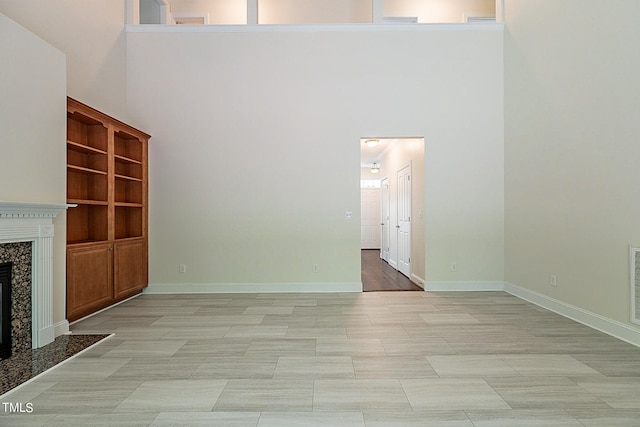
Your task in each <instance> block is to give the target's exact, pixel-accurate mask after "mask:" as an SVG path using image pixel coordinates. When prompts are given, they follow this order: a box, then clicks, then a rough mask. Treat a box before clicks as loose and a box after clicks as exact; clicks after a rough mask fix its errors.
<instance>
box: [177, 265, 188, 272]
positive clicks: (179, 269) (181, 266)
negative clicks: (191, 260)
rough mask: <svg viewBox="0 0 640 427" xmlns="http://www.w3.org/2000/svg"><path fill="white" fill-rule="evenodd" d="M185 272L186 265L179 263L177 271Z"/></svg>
mask: <svg viewBox="0 0 640 427" xmlns="http://www.w3.org/2000/svg"><path fill="white" fill-rule="evenodd" d="M186 272H187V266H186V264H180V265H179V266H178V273H186Z"/></svg>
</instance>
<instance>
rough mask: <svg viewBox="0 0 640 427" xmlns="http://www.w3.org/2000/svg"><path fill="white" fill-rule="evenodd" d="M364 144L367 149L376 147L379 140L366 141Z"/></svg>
mask: <svg viewBox="0 0 640 427" xmlns="http://www.w3.org/2000/svg"><path fill="white" fill-rule="evenodd" d="M364 143H365V144H367V147H371V148H373V147H377V146H378V144H379V143H380V140H379V139H367V140H366V141H365V142H364Z"/></svg>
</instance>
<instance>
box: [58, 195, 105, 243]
mask: <svg viewBox="0 0 640 427" xmlns="http://www.w3.org/2000/svg"><path fill="white" fill-rule="evenodd" d="M107 224H108V207H107V206H106V205H104V206H100V205H91V204H90V205H84V204H82V205H81V204H79V205H78V206H77V207H75V208H70V209H69V210H68V211H67V244H74V243H87V242H100V241H106V240H108V238H109V236H108V233H107V230H108V228H107Z"/></svg>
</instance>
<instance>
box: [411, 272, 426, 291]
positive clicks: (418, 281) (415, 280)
mask: <svg viewBox="0 0 640 427" xmlns="http://www.w3.org/2000/svg"><path fill="white" fill-rule="evenodd" d="M410 280H411V281H412V282H413V283H415V284H416V285H418V286H420V287H421V288H422V289H424V279H423V278H422V277H420V276H418V275H416V274H413V273H411V279H410Z"/></svg>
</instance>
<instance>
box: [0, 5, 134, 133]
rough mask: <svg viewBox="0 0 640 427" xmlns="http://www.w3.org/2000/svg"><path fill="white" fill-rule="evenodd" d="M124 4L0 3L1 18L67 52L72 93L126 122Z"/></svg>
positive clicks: (74, 96)
mask: <svg viewBox="0 0 640 427" xmlns="http://www.w3.org/2000/svg"><path fill="white" fill-rule="evenodd" d="M124 12H125V10H124V1H123V0H108V1H105V0H65V1H51V0H23V1H16V0H0V13H4V14H5V15H7V16H8V17H10V18H11V19H13V20H14V21H16V22H18V23H19V24H20V25H22V26H24V27H25V28H27V29H28V30H29V31H31V32H33V33H34V34H36V35H37V36H39V37H41V38H42V39H43V40H46V41H47V42H48V43H50V44H51V45H53V46H54V47H56V48H58V49H59V50H61V51H62V52H64V53H65V54H66V56H67V94H68V95H69V96H71V97H73V98H76V99H77V100H79V101H81V102H84V103H86V104H89V105H91V106H92V107H94V108H97V109H98V110H101V111H104V112H105V113H107V114H110V115H113V116H116V117H117V118H119V119H121V120H124V121H126V113H127V102H126V87H127V76H126V62H125V61H126V52H125V49H126V41H125V33H124Z"/></svg>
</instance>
